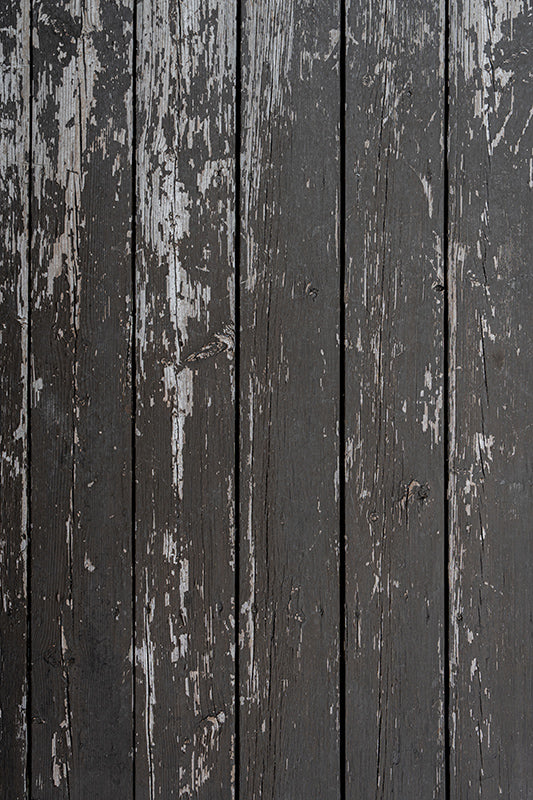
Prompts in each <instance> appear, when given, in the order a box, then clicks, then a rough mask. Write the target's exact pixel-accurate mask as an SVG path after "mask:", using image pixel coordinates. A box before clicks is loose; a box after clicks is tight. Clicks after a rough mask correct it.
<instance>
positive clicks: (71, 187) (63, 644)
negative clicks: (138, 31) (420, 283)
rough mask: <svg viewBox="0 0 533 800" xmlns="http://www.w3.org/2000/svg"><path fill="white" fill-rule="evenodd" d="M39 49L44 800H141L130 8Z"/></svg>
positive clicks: (38, 34) (36, 540)
mask: <svg viewBox="0 0 533 800" xmlns="http://www.w3.org/2000/svg"><path fill="white" fill-rule="evenodd" d="M33 47H34V59H33V60H34V70H33V96H34V102H33V154H34V164H33V175H34V185H33V200H32V203H33V205H32V220H33V224H34V231H33V261H32V297H31V302H32V310H31V315H32V331H31V368H32V373H31V378H32V411H31V422H32V424H31V452H32V465H31V504H32V534H31V535H32V550H31V552H32V563H31V586H32V618H31V630H32V639H31V647H32V707H31V713H32V722H33V725H32V743H33V748H32V779H33V780H32V792H33V794H32V796H33V795H35V796H36V797H47V798H61V797H64V798H70V797H76V798H83V797H87V796H89V795H90V796H92V797H95V798H96V797H100V798H103V797H111V796H116V797H130V796H131V790H132V712H131V706H132V676H131V672H132V670H131V643H132V613H131V611H132V602H131V601H132V598H131V525H132V520H131V483H132V475H131V392H132V387H131V378H130V372H131V364H130V350H131V342H130V340H131V324H130V322H131V297H132V286H131V258H132V255H131V152H132V151H131V132H132V131H131V127H132V95H131V86H132V7H131V3H129V2H127V1H124V0H99V2H98V1H97V0H88V1H87V2H85V3H83V4H80V3H78V2H75V0H72V2H64V3H57V2H56V0H43V1H42V2H35V3H34V6H33Z"/></svg>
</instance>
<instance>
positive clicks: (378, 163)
mask: <svg viewBox="0 0 533 800" xmlns="http://www.w3.org/2000/svg"><path fill="white" fill-rule="evenodd" d="M443 8H444V7H443V3H439V2H430V0H410V2H406V3H392V4H391V3H389V2H387V1H386V0H372V2H362V1H361V2H360V0H352V2H350V3H349V4H348V11H347V34H346V38H347V62H346V114H347V116H346V342H345V345H346V431H345V434H346V751H347V752H346V797H347V798H350V799H352V798H353V799H354V800H355V798H357V800H363V798H392V797H401V798H407V797H420V798H422V797H424V798H430V797H432V798H444V791H445V789H444V780H445V778H444V772H445V770H444V729H443V711H444V709H443V699H444V674H443V673H444V661H443V659H444V656H445V653H444V642H443V633H444V596H445V595H444V578H445V563H444V552H445V550H444V533H445V512H444V509H445V504H444V449H443V427H442V424H443V402H444V398H443V354H444V341H443V336H444V324H443V322H444V315H443V312H444V298H443V294H442V290H443V288H444V279H443V258H442V253H443V246H444V243H443V221H444V220H443V138H442V137H443V109H444V104H443V99H444V64H443V35H444V25H443Z"/></svg>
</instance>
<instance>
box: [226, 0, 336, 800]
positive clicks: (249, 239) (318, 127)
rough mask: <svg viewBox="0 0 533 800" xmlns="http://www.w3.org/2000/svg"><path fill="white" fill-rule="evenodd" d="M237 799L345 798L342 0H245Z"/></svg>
mask: <svg viewBox="0 0 533 800" xmlns="http://www.w3.org/2000/svg"><path fill="white" fill-rule="evenodd" d="M242 9H243V26H242V27H243V29H242V107H241V114H242V144H241V147H242V159H241V170H242V175H241V197H242V202H241V220H242V222H241V224H242V236H241V253H242V258H241V267H240V269H241V275H240V280H241V293H240V303H241V349H240V364H241V366H240V374H241V379H240V400H241V406H242V407H241V415H240V437H241V463H240V475H241V488H240V493H241V509H240V530H241V537H240V563H241V584H240V601H241V608H240V627H241V632H240V692H241V720H240V734H241V735H240V751H241V756H240V758H241V761H240V797H242V798H247V799H249V800H252V799H253V798H260V797H261V798H282V797H283V798H288V797H290V798H294V800H297V799H298V798H308V797H320V798H324V799H325V798H338V797H339V604H338V597H339V583H338V580H339V576H338V540H339V507H338V504H339V498H338V492H339V485H338V480H339V472H338V454H339V449H338V418H339V342H338V330H339V328H338V322H339V280H340V278H339V256H338V206H339V110H340V104H339V70H338V67H339V64H338V61H339V11H338V7H337V5H336V4H332V3H329V2H322V0H320V2H317V3H314V4H313V5H312V6H310V5H309V4H308V3H307V2H303V1H301V2H300V0H290V1H289V2H287V0H260V2H256V1H255V0H254V2H252V0H249V1H248V2H244V3H243V6H242Z"/></svg>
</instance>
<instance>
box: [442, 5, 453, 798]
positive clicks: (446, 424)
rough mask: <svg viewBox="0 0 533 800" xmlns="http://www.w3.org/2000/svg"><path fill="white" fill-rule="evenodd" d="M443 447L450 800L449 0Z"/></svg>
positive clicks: (447, 27)
mask: <svg viewBox="0 0 533 800" xmlns="http://www.w3.org/2000/svg"><path fill="white" fill-rule="evenodd" d="M443 133H444V136H443V139H444V152H443V195H444V202H443V248H442V250H443V262H444V263H443V283H444V292H443V295H444V298H443V317H444V319H443V339H444V342H443V392H444V402H443V449H444V459H443V462H444V480H443V494H444V498H443V500H444V502H443V507H444V553H443V556H444V581H443V583H444V647H443V650H444V798H445V800H450V775H451V773H450V679H451V671H450V612H451V598H450V555H451V546H450V511H451V509H450V496H449V485H450V466H451V459H450V436H449V428H450V375H449V371H450V318H449V309H450V300H449V291H450V285H449V262H450V253H449V203H450V176H449V163H448V150H449V143H450V0H444V113H443Z"/></svg>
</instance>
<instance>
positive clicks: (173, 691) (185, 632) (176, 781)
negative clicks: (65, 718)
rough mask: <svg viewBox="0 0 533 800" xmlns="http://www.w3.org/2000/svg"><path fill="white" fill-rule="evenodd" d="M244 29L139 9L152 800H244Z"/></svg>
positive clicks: (141, 566)
mask: <svg viewBox="0 0 533 800" xmlns="http://www.w3.org/2000/svg"><path fill="white" fill-rule="evenodd" d="M235 19H236V9H235V3H234V2H233V0H232V2H226V0H209V2H206V3H199V2H196V0H187V1H186V2H178V1H177V0H169V1H168V2H167V0H154V2H151V1H149V0H144V1H143V2H141V3H140V4H139V7H138V56H137V64H138V69H137V85H138V89H137V98H138V102H137V110H138V120H137V131H138V146H137V202H138V213H137V273H136V275H137V277H136V281H137V289H136V291H137V330H136V341H137V422H136V425H137V438H136V587H137V588H136V594H137V596H136V600H137V610H136V665H137V666H136V676H137V677H136V686H137V689H136V730H137V737H136V738H137V756H136V780H135V786H136V798H137V800H144V798H155V797H164V798H171V797H176V798H177V797H180V798H185V797H191V798H192V797H194V798H206V800H208V799H209V800H210V798H217V797H221V798H222V797H228V798H229V797H231V795H232V779H233V778H232V775H233V761H234V759H233V747H234V741H233V738H234V691H235V688H234V687H235V683H234V680H235V679H234V639H235V622H234V616H235V611H234V585H235V576H234V557H235V554H234V483H235V458H234V421H235V408H234V367H233V351H234V327H233V326H234V297H235V276H234V270H235V268H234V216H235V199H234V195H235V189H234V183H235V179H234V172H235V155H234V153H235V148H234V91H235V89H234V82H235Z"/></svg>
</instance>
